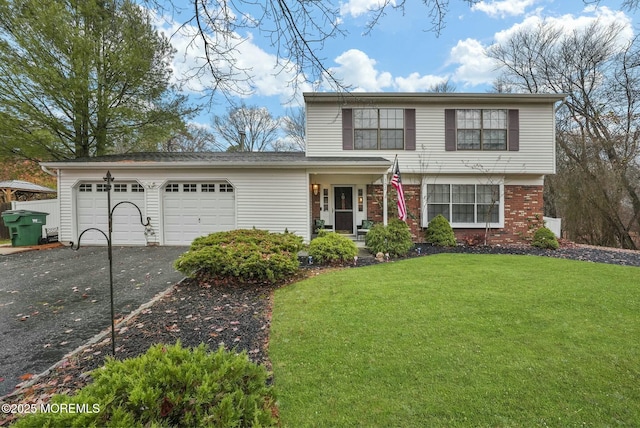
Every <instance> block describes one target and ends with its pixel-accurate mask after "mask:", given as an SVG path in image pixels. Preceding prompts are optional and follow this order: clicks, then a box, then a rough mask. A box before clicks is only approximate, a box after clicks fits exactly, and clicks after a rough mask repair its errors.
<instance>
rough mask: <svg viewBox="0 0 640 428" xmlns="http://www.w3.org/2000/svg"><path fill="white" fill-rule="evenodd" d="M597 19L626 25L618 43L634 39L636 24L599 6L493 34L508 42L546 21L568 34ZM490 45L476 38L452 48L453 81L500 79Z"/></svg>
mask: <svg viewBox="0 0 640 428" xmlns="http://www.w3.org/2000/svg"><path fill="white" fill-rule="evenodd" d="M596 19H598V20H599V21H600V23H602V24H604V25H609V24H612V23H617V24H619V25H623V30H622V32H621V33H620V36H619V43H620V44H621V45H622V44H626V43H627V42H628V41H629V40H631V39H632V38H633V25H632V22H631V20H630V19H629V17H628V16H627V15H625V14H624V13H623V12H620V11H612V10H611V9H609V8H607V7H604V6H599V7H597V8H595V7H588V8H586V9H584V11H583V14H582V15H580V16H574V15H571V14H567V15H563V16H558V17H546V18H543V17H540V16H537V15H532V16H529V17H527V18H525V19H524V20H523V21H522V22H520V23H518V24H516V25H513V26H512V27H510V28H508V29H506V30H503V31H499V32H497V33H496V34H495V35H494V40H495V42H496V43H503V42H505V41H506V40H507V39H509V38H510V37H511V36H512V35H513V34H514V33H515V32H517V31H521V30H523V29H527V28H535V27H537V26H538V25H540V24H541V23H543V22H546V23H550V24H553V25H555V26H556V27H557V28H561V29H562V30H563V31H564V32H565V33H566V34H569V33H570V32H572V31H574V30H578V29H584V28H586V27H588V26H589V25H591V24H592V23H593V22H594V21H595V20H596ZM486 49H487V46H485V45H483V44H482V43H481V42H480V41H478V40H475V39H470V38H469V39H466V40H461V41H459V42H458V44H457V45H456V46H455V47H453V48H452V49H451V51H450V53H449V62H448V64H449V65H451V64H454V65H457V68H456V70H455V72H454V73H453V76H452V81H453V82H455V83H458V84H460V83H462V84H463V85H464V86H475V85H485V84H491V83H492V82H493V80H494V79H495V78H496V77H497V71H496V70H495V63H493V61H492V60H491V59H489V58H488V57H487V56H486V53H485V52H486Z"/></svg>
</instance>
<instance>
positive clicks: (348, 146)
mask: <svg viewBox="0 0 640 428" xmlns="http://www.w3.org/2000/svg"><path fill="white" fill-rule="evenodd" d="M342 150H353V110H351V109H350V108H343V109H342Z"/></svg>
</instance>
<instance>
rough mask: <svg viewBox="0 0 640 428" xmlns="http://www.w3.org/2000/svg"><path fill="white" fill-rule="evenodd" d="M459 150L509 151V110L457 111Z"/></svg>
mask: <svg viewBox="0 0 640 428" xmlns="http://www.w3.org/2000/svg"><path fill="white" fill-rule="evenodd" d="M456 121H457V124H458V139H457V141H458V143H457V144H458V147H457V149H458V150H507V110H480V109H464V110H456Z"/></svg>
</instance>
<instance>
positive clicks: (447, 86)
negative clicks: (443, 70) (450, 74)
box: [427, 79, 456, 94]
mask: <svg viewBox="0 0 640 428" xmlns="http://www.w3.org/2000/svg"><path fill="white" fill-rule="evenodd" d="M455 91H456V85H454V84H453V83H451V79H447V80H443V81H442V82H440V83H435V84H433V85H431V86H430V87H429V89H428V90H427V92H435V93H441V94H442V93H449V92H455Z"/></svg>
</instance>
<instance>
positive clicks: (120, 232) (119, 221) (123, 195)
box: [76, 183, 147, 245]
mask: <svg viewBox="0 0 640 428" xmlns="http://www.w3.org/2000/svg"><path fill="white" fill-rule="evenodd" d="M112 186H113V187H112V189H111V209H112V210H113V227H112V235H111V239H112V243H113V245H146V243H147V241H146V239H145V236H144V227H143V226H142V224H140V214H139V213H138V210H137V209H136V208H135V207H133V206H132V205H131V204H121V205H118V207H117V208H115V209H114V207H115V206H116V204H117V203H118V202H122V201H129V202H133V203H134V204H136V205H137V206H138V207H139V208H140V210H141V211H142V215H143V219H144V221H146V215H145V209H144V187H142V186H141V185H140V184H138V183H113V184H112ZM76 202H77V205H76V206H77V207H78V209H77V219H78V223H77V224H78V230H77V233H78V235H79V234H80V233H82V231H83V230H85V229H89V228H97V229H100V230H102V231H103V232H104V233H105V235H106V234H108V232H109V223H108V216H107V189H106V184H105V183H81V184H80V185H79V187H78V188H77V189H76ZM76 240H77V238H76ZM80 244H81V245H107V240H106V239H105V237H104V236H103V235H102V234H101V233H100V232H98V231H95V230H90V231H88V232H86V233H85V234H84V235H82V241H81V243H80Z"/></svg>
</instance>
